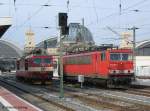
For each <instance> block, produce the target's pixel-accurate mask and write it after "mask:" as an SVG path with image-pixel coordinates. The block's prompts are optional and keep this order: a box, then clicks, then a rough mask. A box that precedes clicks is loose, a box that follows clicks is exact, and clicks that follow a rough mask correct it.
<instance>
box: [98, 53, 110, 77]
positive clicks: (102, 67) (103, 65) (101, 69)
mask: <svg viewBox="0 0 150 111" xmlns="http://www.w3.org/2000/svg"><path fill="white" fill-rule="evenodd" d="M99 58H100V60H99V63H98V73H99V76H100V77H102V78H103V77H104V78H105V77H106V76H107V68H108V67H107V56H106V52H101V53H100V57H99Z"/></svg>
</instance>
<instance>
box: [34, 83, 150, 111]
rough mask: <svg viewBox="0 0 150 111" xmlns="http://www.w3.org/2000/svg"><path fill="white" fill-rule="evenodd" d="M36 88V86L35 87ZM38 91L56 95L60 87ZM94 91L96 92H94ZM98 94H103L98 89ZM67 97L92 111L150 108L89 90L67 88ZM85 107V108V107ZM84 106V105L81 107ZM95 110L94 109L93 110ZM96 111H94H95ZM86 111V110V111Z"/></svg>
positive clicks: (39, 87)
mask: <svg viewBox="0 0 150 111" xmlns="http://www.w3.org/2000/svg"><path fill="white" fill-rule="evenodd" d="M33 87H35V85H33ZM36 87H37V88H38V89H40V90H43V91H44V92H46V93H47V94H48V93H56V92H59V88H58V87H52V86H36ZM89 90H91V89H89ZM93 91H94V90H93ZM97 92H101V90H98V89H97ZM65 96H66V97H67V98H68V97H69V98H73V99H76V100H77V101H80V102H81V103H79V104H83V103H84V105H86V106H89V109H91V110H94V109H95V110H101V111H102V110H113V111H137V110H140V111H141V110H143V111H148V110H149V109H150V106H148V105H141V104H138V103H132V102H131V101H130V102H129V101H122V100H120V99H117V98H115V97H114V98H112V97H107V96H106V95H105V96H104V95H101V94H99V93H97V94H96V93H95V94H94V93H89V92H88V91H87V90H84V89H80V90H79V89H77V90H76V89H74V88H68V87H67V88H66V87H65ZM84 105H83V106H84ZM81 106H82V105H81ZM92 108H93V109H92ZM91 110H90V111H91ZM95 110H94V111H95ZM84 111H85V110H84Z"/></svg>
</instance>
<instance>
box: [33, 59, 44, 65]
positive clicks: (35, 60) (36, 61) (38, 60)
mask: <svg viewBox="0 0 150 111" xmlns="http://www.w3.org/2000/svg"><path fill="white" fill-rule="evenodd" d="M41 62H42V59H41V58H35V59H33V63H35V64H40V63H41Z"/></svg>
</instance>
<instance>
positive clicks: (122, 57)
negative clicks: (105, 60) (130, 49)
mask: <svg viewBox="0 0 150 111" xmlns="http://www.w3.org/2000/svg"><path fill="white" fill-rule="evenodd" d="M110 60H112V61H128V60H132V55H131V54H128V53H111V54H110Z"/></svg>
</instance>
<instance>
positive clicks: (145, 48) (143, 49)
mask: <svg viewBox="0 0 150 111" xmlns="http://www.w3.org/2000/svg"><path fill="white" fill-rule="evenodd" d="M136 53H137V56H150V40H145V41H141V42H139V43H138V44H137V45H136Z"/></svg>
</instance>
